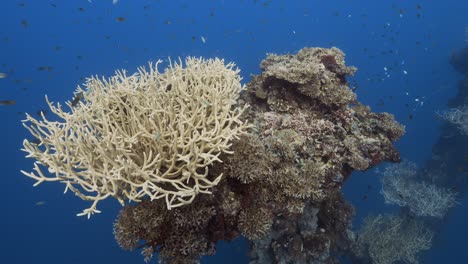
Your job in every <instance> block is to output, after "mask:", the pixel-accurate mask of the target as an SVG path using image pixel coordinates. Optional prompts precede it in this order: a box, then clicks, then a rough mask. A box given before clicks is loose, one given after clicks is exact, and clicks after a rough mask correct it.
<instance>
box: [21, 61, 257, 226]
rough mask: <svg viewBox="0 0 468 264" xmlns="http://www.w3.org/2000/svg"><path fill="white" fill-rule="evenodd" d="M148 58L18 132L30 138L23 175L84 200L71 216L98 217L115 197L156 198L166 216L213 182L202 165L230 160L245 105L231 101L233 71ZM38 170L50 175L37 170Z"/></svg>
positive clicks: (236, 91)
mask: <svg viewBox="0 0 468 264" xmlns="http://www.w3.org/2000/svg"><path fill="white" fill-rule="evenodd" d="M159 63H161V61H158V62H157V63H156V64H151V63H150V65H149V67H148V69H146V68H144V67H141V68H139V70H138V72H137V73H135V74H133V75H130V76H127V74H126V72H125V71H118V72H117V73H116V75H115V76H113V77H111V78H110V79H107V80H106V79H104V78H98V77H93V78H90V79H88V80H87V82H86V84H85V87H86V88H85V89H82V88H81V87H78V90H77V92H76V94H77V95H79V96H81V97H82V101H81V102H79V103H77V102H73V103H71V102H67V103H66V104H67V105H68V107H69V108H70V110H69V111H65V110H63V109H62V106H61V105H60V104H57V106H54V105H53V103H51V102H50V101H49V100H48V99H47V97H46V100H47V103H48V104H49V107H50V109H51V112H53V113H54V114H55V115H57V117H58V118H59V119H60V120H59V121H50V120H47V119H46V117H45V116H44V115H42V120H37V119H35V118H33V117H32V116H30V115H27V118H26V120H24V121H23V122H24V123H23V125H24V126H25V127H26V128H27V129H28V130H29V131H30V132H31V134H32V135H33V136H34V137H36V138H37V139H38V140H39V142H40V143H39V144H35V143H33V142H31V141H29V140H24V142H23V146H24V148H23V150H24V151H25V152H27V153H28V155H27V157H28V158H33V159H35V160H36V162H35V164H34V172H25V171H22V173H23V174H25V175H26V176H29V177H31V178H33V179H35V180H36V181H37V182H36V183H35V186H36V185H38V184H40V183H42V182H44V181H59V182H62V183H64V184H65V185H66V188H65V191H67V190H71V191H72V192H74V193H75V194H76V195H78V196H79V197H80V198H81V199H83V200H89V201H93V203H92V205H91V207H90V208H88V209H86V210H84V211H83V213H81V214H78V215H88V218H89V217H90V215H91V214H93V213H98V212H99V211H98V210H97V209H96V205H97V203H98V202H99V201H101V200H103V199H106V198H108V197H111V196H112V197H114V198H116V199H117V200H118V201H119V202H120V203H121V204H124V201H125V200H130V201H141V199H142V198H143V197H145V196H147V197H149V198H150V199H165V201H166V204H167V207H168V209H171V208H173V207H178V206H182V205H185V204H189V203H191V202H192V201H193V199H194V198H195V197H196V195H197V194H198V193H210V189H211V188H212V187H213V186H216V185H217V184H218V182H219V181H220V179H221V177H222V175H218V176H216V177H209V175H208V166H209V165H210V164H212V163H213V162H216V161H218V162H221V160H220V159H219V158H218V156H219V155H220V154H221V153H230V150H229V148H230V146H231V143H230V141H231V140H232V139H234V138H237V137H238V136H239V135H240V134H242V133H245V131H246V130H247V128H248V127H249V125H248V124H246V123H244V122H242V121H241V120H240V115H241V114H242V112H243V111H244V110H245V107H247V106H245V107H240V106H238V105H237V104H236V102H237V99H238V97H239V95H240V92H241V91H242V90H243V86H242V85H241V83H240V80H241V78H240V76H239V70H238V69H237V68H235V65H234V64H233V63H229V64H225V63H224V61H223V60H220V59H210V60H204V59H201V58H200V59H198V58H187V59H186V61H185V67H184V66H183V63H182V62H181V61H180V60H179V63H172V62H170V65H169V67H168V68H167V69H166V70H165V71H164V72H163V73H160V72H159V71H158V64H159ZM43 167H46V168H48V171H49V173H50V174H45V173H43Z"/></svg>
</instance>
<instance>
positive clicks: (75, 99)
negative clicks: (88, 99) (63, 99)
mask: <svg viewBox="0 0 468 264" xmlns="http://www.w3.org/2000/svg"><path fill="white" fill-rule="evenodd" d="M81 98H83V93H78V94H77V95H76V96H75V98H73V101H72V102H71V106H72V107H75V106H76V105H77V104H78V103H79V102H80V100H81Z"/></svg>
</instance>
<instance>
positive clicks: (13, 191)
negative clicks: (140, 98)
mask: <svg viewBox="0 0 468 264" xmlns="http://www.w3.org/2000/svg"><path fill="white" fill-rule="evenodd" d="M80 9H81V10H80ZM467 14H468V1H462V0H445V1H412V0H407V1H375V0H362V1H345V0H341V1H338V0H328V1H317V0H303V1H291V0H289V1H278V0H272V1H265V0H259V1H250V0H244V1H234V0H225V1H214V0H210V1H207V0H206V1H205V0H197V1H174V0H173V1H148V0H147V1H139V0H120V1H118V2H117V3H116V4H114V5H113V4H112V1H111V0H94V1H92V3H90V2H88V1H87V0H73V1H65V0H62V1H37V0H29V1H12V0H5V1H2V3H1V8H0V26H1V27H0V72H5V73H7V74H8V76H7V78H4V79H0V100H16V104H15V105H12V106H0V115H1V117H2V125H1V127H2V129H1V130H0V138H1V139H2V143H1V146H2V148H1V150H0V151H1V157H2V162H1V165H2V172H1V174H2V176H1V177H2V183H1V185H0V186H1V190H0V199H1V201H2V202H1V205H0V212H1V216H0V227H1V228H0V244H1V246H0V262H1V263H48V264H54V263H60V264H63V263H86V264H98V263H143V258H142V257H141V255H140V253H139V252H138V251H135V252H125V251H122V250H121V249H120V248H119V247H118V245H117V244H116V242H115V241H114V237H113V234H112V223H113V221H114V219H115V216H116V214H117V213H118V210H119V209H120V205H119V204H118V203H117V202H115V201H111V200H109V201H105V202H102V203H100V209H101V210H102V211H103V213H102V214H100V215H96V216H95V217H92V218H91V219H90V220H87V219H86V218H81V217H76V216H75V215H76V213H79V212H81V210H82V209H83V208H86V206H87V205H88V203H86V202H83V201H81V200H80V199H78V198H77V197H75V196H74V195H72V194H71V193H68V194H66V195H63V186H62V185H61V184H41V186H39V187H32V184H33V181H32V180H31V179H29V178H27V177H24V176H23V175H22V174H21V173H20V172H19V171H20V170H21V169H23V170H26V171H29V170H30V168H31V166H32V161H31V160H27V159H25V158H24V156H25V154H24V152H22V151H20V149H21V147H22V140H23V139H24V138H28V137H29V135H28V133H27V131H26V129H24V128H23V127H22V125H21V122H20V120H22V119H24V117H25V114H24V113H25V112H28V113H32V114H33V115H35V114H36V112H37V111H38V110H40V109H47V107H46V106H47V105H46V103H45V100H44V95H45V94H47V95H48V97H49V99H50V100H52V101H54V102H64V101H66V100H70V99H71V97H72V93H73V91H74V89H75V88H76V87H77V85H80V84H81V83H83V79H82V78H86V77H89V76H91V75H104V76H109V75H112V74H113V73H114V70H116V69H127V70H128V71H130V72H132V71H134V70H136V68H137V67H138V66H140V65H144V64H146V63H147V62H148V61H154V60H157V59H164V58H167V57H168V56H170V57H172V58H176V57H179V56H180V57H182V58H183V57H185V56H188V55H192V56H204V57H222V58H225V59H226V60H228V61H234V62H235V63H236V64H237V65H238V66H239V67H240V68H241V69H242V72H241V74H242V76H243V78H244V79H243V82H244V83H246V82H248V81H249V79H250V74H258V73H259V72H260V69H259V67H258V65H259V63H260V61H261V60H262V59H263V58H265V55H266V54H267V53H288V52H289V53H295V52H297V51H298V50H299V49H301V48H303V47H306V46H308V47H332V46H336V47H338V48H340V49H342V50H343V51H344V52H345V53H346V55H347V56H346V63H347V64H348V65H354V66H356V67H357V68H358V69H359V70H358V72H357V74H356V76H355V77H354V78H352V79H351V80H350V81H351V83H352V84H354V83H356V84H357V85H358V88H357V90H356V93H357V94H358V99H359V100H360V101H361V102H363V103H364V104H367V105H370V106H371V107H372V109H373V111H377V112H382V111H386V112H390V113H393V114H394V115H395V117H396V119H397V120H398V121H399V122H400V123H402V124H404V125H405V126H406V130H407V132H406V135H405V136H404V137H403V138H402V139H401V140H400V141H399V142H397V143H396V145H397V148H398V149H399V150H400V151H401V155H402V157H404V158H405V159H408V160H412V161H414V162H416V163H418V164H423V162H424V161H425V160H427V159H430V158H431V149H432V146H433V144H434V143H435V141H436V140H437V138H438V137H439V136H440V127H441V125H442V122H441V121H440V120H438V119H437V118H436V117H435V112H436V111H439V110H445V109H447V106H446V104H447V101H448V100H449V99H450V98H452V97H453V96H454V95H455V92H456V85H457V82H458V81H459V80H460V79H461V75H460V74H458V73H456V72H455V71H454V70H453V68H452V67H451V66H450V64H449V58H450V55H451V53H452V52H453V51H454V50H457V49H459V48H462V47H463V45H465V38H466V36H465V27H466V26H468V15H467ZM117 18H120V20H124V21H118V19H117ZM42 66H48V67H52V68H51V69H50V70H49V71H47V70H45V71H44V70H39V67H42ZM385 68H386V69H387V70H385ZM410 115H411V116H412V118H410ZM369 184H372V185H373V186H375V187H374V188H373V189H372V190H370V191H369V192H368V191H367V186H368V185H369ZM378 185H379V183H378V179H377V177H376V176H375V171H374V170H371V171H369V172H365V173H355V174H353V175H352V176H351V178H350V179H349V181H348V182H346V184H345V187H344V192H345V194H346V197H347V199H348V200H349V201H350V202H351V203H353V205H354V206H355V207H356V211H357V216H356V221H355V225H359V223H360V220H361V219H362V217H364V216H366V215H367V214H368V213H370V212H374V213H375V212H386V211H391V210H394V208H390V207H388V206H386V205H384V202H383V198H382V197H381V196H380V194H379V187H378ZM363 192H368V198H367V199H366V200H362V199H361V196H362V193H363ZM466 200H467V199H466V197H460V205H458V206H457V207H456V208H455V209H453V210H452V211H451V212H450V213H449V215H448V216H447V219H445V220H444V225H443V226H442V227H440V228H439V233H438V234H437V236H436V238H435V241H434V245H433V248H432V249H431V250H430V251H428V252H426V253H425V254H423V255H422V257H421V263H468V251H467V250H466V249H465V248H466V245H468V236H466V234H468V230H467V225H466V222H467V220H468V217H467V214H466V212H465V206H466V202H467V201H466ZM38 202H39V203H38ZM246 252H247V246H246V243H245V241H242V240H240V239H239V240H236V241H235V242H231V243H223V244H221V245H219V247H218V253H217V255H216V256H215V257H209V258H204V259H203V263H220V262H221V261H223V263H247V261H248V258H247V257H246Z"/></svg>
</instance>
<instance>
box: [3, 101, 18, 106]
mask: <svg viewBox="0 0 468 264" xmlns="http://www.w3.org/2000/svg"><path fill="white" fill-rule="evenodd" d="M14 104H16V101H15V100H0V105H14Z"/></svg>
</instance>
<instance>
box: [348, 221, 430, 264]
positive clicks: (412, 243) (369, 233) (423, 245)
mask: <svg viewBox="0 0 468 264" xmlns="http://www.w3.org/2000/svg"><path fill="white" fill-rule="evenodd" d="M433 235H434V234H433V232H432V231H431V230H429V229H428V228H426V227H424V226H423V225H422V223H420V222H418V221H417V220H416V219H414V218H403V217H398V216H392V215H377V216H374V217H368V218H366V219H365V220H364V223H363V227H362V229H361V230H360V231H359V233H358V239H357V241H356V242H357V243H356V247H355V252H356V254H357V255H358V256H359V257H361V258H365V257H369V258H370V259H371V260H372V263H376V264H392V263H399V262H404V263H414V264H416V263H418V258H417V255H418V253H420V251H423V250H428V249H430V247H431V245H432V237H433Z"/></svg>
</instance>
